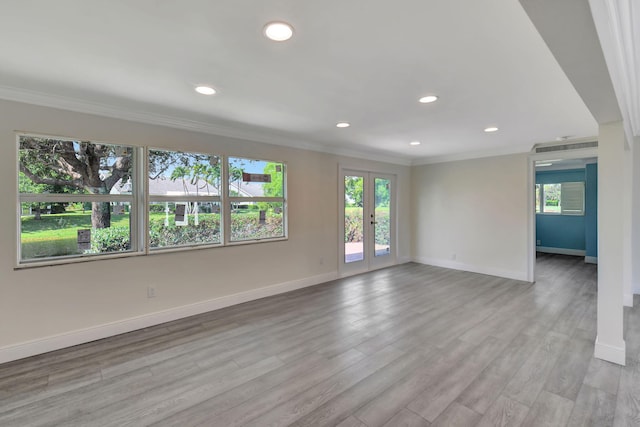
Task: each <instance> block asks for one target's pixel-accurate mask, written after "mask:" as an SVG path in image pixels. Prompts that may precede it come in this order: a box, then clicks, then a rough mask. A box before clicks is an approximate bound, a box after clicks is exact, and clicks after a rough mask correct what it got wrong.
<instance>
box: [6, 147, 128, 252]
mask: <svg viewBox="0 0 640 427" xmlns="http://www.w3.org/2000/svg"><path fill="white" fill-rule="evenodd" d="M135 159H136V149H134V148H133V147H131V146H125V145H113V144H103V143H96V142H89V141H80V140H72V139H61V138H44V137H36V136H26V135H24V136H20V137H19V149H18V170H19V172H18V193H19V199H20V207H19V222H20V224H19V228H20V245H19V259H20V261H21V262H29V261H34V260H40V259H43V258H60V257H70V256H74V257H78V256H90V255H100V254H110V253H118V252H130V251H135V250H137V248H138V246H137V245H136V242H135V239H132V230H133V229H134V224H135V218H136V216H135V215H136V210H135V208H134V200H135V198H134V196H135V185H134V184H135V182H134V181H135V163H136V162H135Z"/></svg>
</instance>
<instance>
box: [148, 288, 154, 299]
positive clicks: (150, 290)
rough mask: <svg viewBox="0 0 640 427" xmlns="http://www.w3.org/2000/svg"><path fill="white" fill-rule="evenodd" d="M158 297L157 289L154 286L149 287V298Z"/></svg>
mask: <svg viewBox="0 0 640 427" xmlns="http://www.w3.org/2000/svg"><path fill="white" fill-rule="evenodd" d="M155 297H156V288H154V287H153V286H148V287H147V298H155Z"/></svg>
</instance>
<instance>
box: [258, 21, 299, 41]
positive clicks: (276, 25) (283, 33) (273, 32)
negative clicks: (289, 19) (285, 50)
mask: <svg viewBox="0 0 640 427" xmlns="http://www.w3.org/2000/svg"><path fill="white" fill-rule="evenodd" d="M264 35H265V36H267V38H268V39H271V40H273V41H276V42H283V41H286V40H289V39H290V38H291V36H293V27H292V26H291V25H289V24H287V23H286V22H269V23H268V24H267V25H265V27H264Z"/></svg>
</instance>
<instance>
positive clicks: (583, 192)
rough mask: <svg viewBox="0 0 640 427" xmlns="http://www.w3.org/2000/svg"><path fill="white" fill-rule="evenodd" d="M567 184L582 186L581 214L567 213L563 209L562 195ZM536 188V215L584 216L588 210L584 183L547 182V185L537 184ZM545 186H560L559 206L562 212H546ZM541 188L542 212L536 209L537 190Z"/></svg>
mask: <svg viewBox="0 0 640 427" xmlns="http://www.w3.org/2000/svg"><path fill="white" fill-rule="evenodd" d="M565 184H580V185H581V190H582V194H581V196H582V210H581V211H580V212H570V211H565V210H564V209H563V208H562V193H563V186H564V185H565ZM535 185H536V187H534V209H535V214H536V215H549V216H559V215H561V216H584V215H585V213H586V212H585V208H586V185H585V182H584V181H563V182H545V183H536V184H535ZM545 185H560V201H559V206H560V211H559V212H548V211H545V210H544V207H545V204H544V193H545V191H544V187H545ZM537 188H539V193H538V194H539V198H540V210H537V207H536V195H535V189H537Z"/></svg>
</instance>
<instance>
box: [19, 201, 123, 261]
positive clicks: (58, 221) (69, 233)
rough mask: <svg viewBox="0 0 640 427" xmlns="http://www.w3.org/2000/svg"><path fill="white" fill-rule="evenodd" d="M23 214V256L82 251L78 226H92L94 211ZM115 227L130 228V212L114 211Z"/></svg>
mask: <svg viewBox="0 0 640 427" xmlns="http://www.w3.org/2000/svg"><path fill="white" fill-rule="evenodd" d="M40 218H41V219H39V220H37V219H35V217H34V216H33V215H28V216H22V217H21V218H20V222H21V235H20V237H21V244H22V248H21V253H22V259H32V258H42V257H53V256H64V255H74V254H79V253H81V252H82V251H79V250H78V241H77V240H78V230H79V229H84V228H91V212H90V211H87V212H85V213H82V212H79V211H76V212H74V211H72V212H67V213H62V214H43V215H42V216H41V217H40ZM111 226H112V227H124V228H129V214H121V215H113V214H112V215H111Z"/></svg>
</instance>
